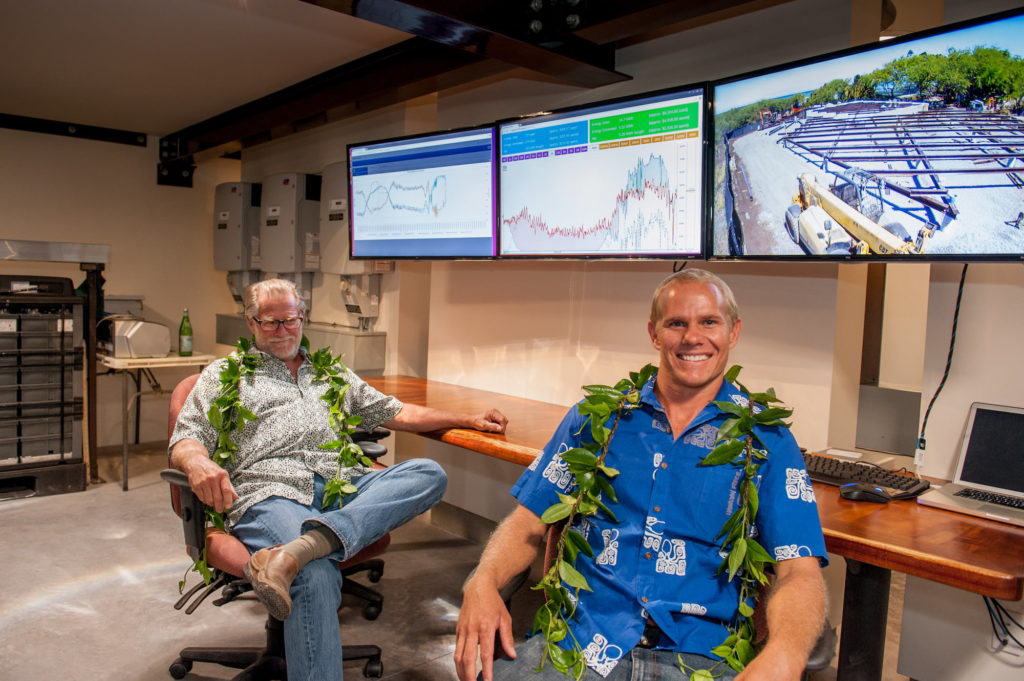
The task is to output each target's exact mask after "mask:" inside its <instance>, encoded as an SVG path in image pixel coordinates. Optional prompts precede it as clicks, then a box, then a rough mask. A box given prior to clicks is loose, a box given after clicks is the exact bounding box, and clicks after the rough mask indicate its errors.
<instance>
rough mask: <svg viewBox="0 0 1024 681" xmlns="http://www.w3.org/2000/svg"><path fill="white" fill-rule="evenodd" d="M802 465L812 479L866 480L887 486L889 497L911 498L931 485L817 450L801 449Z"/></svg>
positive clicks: (835, 481) (836, 482) (831, 482)
mask: <svg viewBox="0 0 1024 681" xmlns="http://www.w3.org/2000/svg"><path fill="white" fill-rule="evenodd" d="M804 465H805V466H807V474H808V475H810V476H811V480H813V481H814V482H823V483H825V484H826V485H837V486H838V485H845V484H846V483H848V482H869V483H871V484H872V485H878V486H879V487H887V488H888V489H887V490H886V491H887V492H889V494H890V495H892V498H893V499H912V498H914V497H916V496H918V495H919V494H921V493H922V492H924V491H925V490H926V489H928V488H929V487H931V483H929V482H928V481H927V480H922V479H920V478H915V477H913V476H910V475H903V474H902V473H895V472H893V471H887V470H885V469H884V468H881V467H879V466H876V465H874V464H870V463H863V462H861V461H844V460H843V459H836V458H833V457H831V456H823V455H821V454H811V453H809V452H804Z"/></svg>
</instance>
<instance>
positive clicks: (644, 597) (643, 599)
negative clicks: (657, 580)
mask: <svg viewBox="0 0 1024 681" xmlns="http://www.w3.org/2000/svg"><path fill="white" fill-rule="evenodd" d="M640 600H641V601H643V602H644V603H647V602H648V600H647V596H641V597H640Z"/></svg>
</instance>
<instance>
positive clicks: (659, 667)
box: [455, 269, 827, 681]
mask: <svg viewBox="0 0 1024 681" xmlns="http://www.w3.org/2000/svg"><path fill="white" fill-rule="evenodd" d="M741 326H742V325H741V322H740V319H739V316H738V312H737V308H736V302H735V298H734V297H733V294H732V291H731V290H730V289H729V287H728V286H727V285H726V284H725V282H723V281H722V280H721V279H720V278H718V277H717V276H716V275H714V274H712V273H710V272H707V271H704V270H696V269H685V270H682V271H681V272H678V273H676V274H673V275H672V276H670V277H668V278H667V279H666V280H665V281H663V282H662V283H661V285H660V286H659V287H658V289H657V290H656V291H655V293H654V297H653V300H652V305H651V320H650V322H649V323H648V332H649V334H650V337H651V342H652V344H653V345H654V348H655V349H656V350H657V351H658V353H659V370H658V373H657V374H656V376H655V377H653V378H652V379H651V381H650V382H649V383H648V384H647V385H646V386H644V388H643V390H642V391H641V394H640V407H639V408H637V409H634V410H632V411H630V412H628V413H627V414H626V415H625V416H624V417H623V420H622V421H621V422H620V423H619V425H618V429H617V431H616V433H615V436H614V438H613V440H612V445H611V449H610V452H609V455H608V459H607V463H608V465H610V466H611V467H613V468H615V469H617V470H619V471H620V475H619V476H618V477H616V478H615V480H614V481H613V484H614V486H615V491H616V495H617V496H618V503H617V504H615V505H614V506H613V510H614V511H615V514H616V516H617V517H618V519H619V522H618V523H613V522H610V521H609V520H608V519H607V518H605V517H604V516H603V515H602V514H598V515H597V516H591V517H588V518H583V519H582V521H581V523H580V524H578V525H577V526H576V527H575V529H577V530H578V531H579V532H580V533H581V534H583V535H584V536H585V537H587V539H588V541H589V542H590V545H591V547H592V548H593V550H594V554H595V556H596V558H595V559H594V560H589V559H585V558H584V559H581V560H579V561H577V563H576V566H577V568H578V569H580V571H581V572H582V573H583V575H584V576H585V577H586V579H587V581H588V583H589V584H590V586H591V587H593V592H587V591H581V592H580V597H579V603H578V607H577V612H576V614H577V618H576V619H574V620H572V621H571V622H570V626H571V629H572V637H567V639H566V641H565V642H563V645H567V644H568V642H569V641H570V640H571V639H572V638H573V637H575V639H576V640H577V641H578V642H579V644H580V646H581V647H582V648H583V653H584V657H585V659H586V662H587V667H588V669H587V670H586V672H585V674H584V676H583V679H584V680H587V681H600V680H601V679H607V680H608V681H619V680H622V681H626V680H629V679H646V678H659V679H660V678H680V679H682V678H684V677H683V676H682V675H681V674H680V672H679V671H678V670H677V667H678V664H677V658H678V656H679V655H680V654H682V656H683V658H684V660H685V662H686V664H687V665H689V666H690V667H693V668H708V667H710V666H711V665H713V664H714V663H715V661H716V658H715V657H714V656H713V655H712V653H711V652H710V651H711V649H712V648H714V647H716V646H717V645H719V644H721V643H722V642H723V640H724V639H725V638H726V636H727V630H726V625H727V624H728V623H729V622H731V621H732V620H733V618H734V616H735V614H736V607H737V601H738V589H739V587H738V583H737V580H734V581H732V582H729V581H728V579H727V577H726V575H725V574H724V573H722V574H718V575H716V574H715V573H716V570H717V568H718V566H719V564H720V563H721V560H722V557H721V555H720V553H719V551H720V549H719V545H718V542H719V540H718V539H717V536H718V534H719V532H720V531H721V528H722V525H723V523H725V521H726V520H727V519H728V517H729V515H730V514H731V513H732V512H733V511H734V510H735V504H736V503H737V497H738V495H737V492H736V486H737V482H738V480H739V479H740V477H741V472H740V471H737V470H736V469H735V468H733V467H731V466H698V463H699V462H700V461H701V460H702V459H703V458H704V457H705V456H706V455H707V454H708V452H709V451H710V450H711V449H712V447H713V446H714V442H715V439H716V436H717V432H718V427H719V426H720V425H721V424H722V422H723V421H724V420H725V419H726V418H727V417H728V414H726V413H725V412H724V411H722V410H720V409H719V408H718V407H716V406H715V405H714V404H712V402H714V401H734V402H736V403H737V404H745V403H746V400H747V398H746V396H745V395H744V394H743V393H742V392H741V391H740V390H739V389H738V388H736V386H734V385H732V384H731V383H729V382H727V381H725V379H724V374H725V371H726V369H728V367H729V351H730V350H731V349H732V348H733V347H735V345H736V342H737V341H738V340H739V334H740V328H741ZM583 418H584V417H583V416H581V415H580V414H579V413H578V412H577V411H576V409H575V408H573V409H571V410H570V411H569V413H568V414H567V415H566V416H565V418H564V419H563V420H562V423H561V425H560V426H559V427H558V430H557V431H556V432H555V434H554V436H553V437H552V438H551V441H550V442H549V443H548V445H547V446H546V447H545V449H544V453H543V455H542V456H541V457H539V458H538V459H537V460H536V461H534V463H533V465H531V466H530V468H529V470H527V471H526V472H525V473H524V474H523V475H522V477H521V478H520V479H519V481H518V482H517V483H516V484H515V486H514V487H513V488H512V494H513V496H515V497H516V499H517V500H518V502H519V505H518V506H517V507H516V509H515V510H514V511H513V512H512V513H511V514H510V515H509V517H508V518H506V519H505V521H503V522H502V524H501V525H500V526H499V527H498V529H497V530H496V531H495V533H494V535H493V536H492V538H491V540H490V541H489V542H488V544H487V547H486V548H485V549H484V553H483V556H482V557H481V559H480V565H479V566H478V568H477V569H476V571H475V572H474V574H473V576H472V577H471V578H470V579H469V580H468V581H467V582H466V586H465V589H464V600H463V606H462V612H461V614H460V617H459V624H458V629H457V640H456V649H455V664H456V669H457V671H458V675H459V678H460V679H461V680H462V681H471V679H473V678H475V677H476V675H477V669H478V664H477V663H478V659H479V661H480V662H481V664H482V668H483V669H482V673H481V678H482V679H483V680H484V681H492V679H493V680H498V681H502V680H505V679H510V680H511V679H516V680H518V679H536V680H538V681H541V680H543V681H548V680H549V679H550V680H558V681H561V680H562V679H565V678H567V677H565V676H564V675H562V674H561V673H560V672H558V671H556V670H554V668H553V667H552V666H551V665H550V664H547V665H545V667H544V669H543V671H541V672H535V671H533V670H534V668H535V667H537V666H538V664H539V663H540V660H541V654H542V650H543V647H544V645H545V641H544V640H543V636H539V635H538V636H534V637H533V638H531V639H529V640H528V641H527V642H526V643H524V644H523V645H521V646H520V647H519V650H518V651H517V650H516V649H515V647H514V643H513V637H512V632H511V618H510V616H509V614H508V611H507V609H506V608H505V606H504V604H503V602H502V600H501V598H500V596H499V595H498V589H499V588H500V587H501V586H503V585H504V584H505V583H507V582H508V581H509V580H510V579H511V578H512V577H513V576H515V575H516V574H518V573H519V572H522V571H523V570H525V569H526V568H527V567H529V566H530V565H531V564H532V562H533V561H534V559H535V558H536V556H537V552H538V550H539V546H540V542H541V540H542V537H543V535H544V533H545V531H546V530H547V525H546V524H545V523H543V522H542V521H541V520H540V515H541V514H542V513H543V512H544V510H545V509H547V508H548V507H549V506H551V505H552V504H554V503H558V501H559V499H558V496H557V495H558V494H559V493H561V494H566V493H569V492H571V491H572V490H574V487H575V480H574V479H573V476H572V474H570V473H569V472H568V467H567V464H566V463H565V462H564V461H562V459H561V457H560V454H561V453H563V452H565V451H567V450H569V449H572V448H574V447H577V446H579V445H580V435H578V433H579V430H580V425H581V424H582V422H583ZM759 435H760V437H761V440H762V442H763V443H764V444H765V445H766V449H767V450H768V451H769V457H768V460H767V461H766V462H765V463H764V464H763V465H762V466H761V469H760V471H759V480H758V487H759V498H760V507H759V512H758V517H757V524H756V530H757V539H758V541H759V542H760V543H761V545H762V546H764V547H765V548H766V549H767V550H768V551H769V553H771V554H772V555H773V557H774V558H775V559H776V560H777V561H778V564H777V565H775V566H773V567H774V573H775V577H774V581H773V586H772V590H771V593H770V597H769V598H768V601H767V605H766V606H764V605H762V606H761V607H766V618H767V624H768V630H769V632H770V634H769V637H768V640H767V641H766V643H765V644H764V647H763V648H762V649H761V651H760V653H759V654H758V656H757V657H756V658H755V659H754V661H753V662H751V663H750V664H749V665H748V666H747V668H746V669H745V670H744V671H743V672H742V673H740V674H739V676H735V672H733V671H732V670H731V669H729V668H728V667H727V666H725V665H724V664H723V665H720V666H719V669H717V670H716V675H717V674H718V673H720V672H722V671H723V670H724V675H723V676H721V677H719V678H720V679H731V678H734V676H735V678H736V679H738V680H739V681H749V680H753V679H768V680H771V681H776V680H777V681H783V680H786V681H796V680H797V679H799V678H800V676H801V673H802V671H803V667H804V665H805V663H806V661H807V656H808V654H809V652H810V650H811V649H812V647H813V645H814V643H815V641H816V639H817V638H818V635H819V634H820V632H821V629H822V625H823V623H824V617H825V614H824V611H825V594H824V583H823V580H822V577H821V566H822V565H823V564H824V563H826V561H827V559H826V553H825V544H824V539H823V537H822V533H821V524H820V522H819V520H818V510H817V506H816V505H815V500H814V491H813V489H812V487H811V483H810V480H809V479H808V477H807V473H806V471H805V470H804V465H803V459H802V457H801V455H800V450H799V448H798V447H797V445H796V442H795V440H794V439H793V436H792V435H791V434H790V432H789V430H788V429H785V428H780V427H769V428H763V429H761V430H759ZM496 633H497V634H498V637H499V640H500V645H501V648H502V649H503V651H504V657H502V658H500V659H498V660H496V661H493V662H492V658H493V657H494V647H495V634H496Z"/></svg>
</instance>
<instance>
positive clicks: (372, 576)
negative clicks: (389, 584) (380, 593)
mask: <svg viewBox="0 0 1024 681" xmlns="http://www.w3.org/2000/svg"><path fill="white" fill-rule="evenodd" d="M383 576H384V571H383V570H370V571H369V572H367V573H366V577H367V579H369V580H370V581H371V582H373V583H374V584H376V583H377V582H379V581H380V578H381V577H383Z"/></svg>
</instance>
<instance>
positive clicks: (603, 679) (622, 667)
mask: <svg viewBox="0 0 1024 681" xmlns="http://www.w3.org/2000/svg"><path fill="white" fill-rule="evenodd" d="M545 644H546V641H545V640H544V637H543V636H534V637H532V638H530V639H527V640H526V642H525V643H521V644H519V645H518V646H516V658H515V659H514V660H513V659H510V658H508V657H500V658H498V659H497V660H495V661H494V681H566V680H567V679H571V678H572V677H570V676H566V675H565V674H563V673H562V672H560V671H558V670H556V669H555V668H554V667H552V666H551V661H550V660H548V661H546V662H545V663H544V669H543V670H542V671H540V672H536V671H534V670H535V669H536V668H537V666H538V665H539V664H540V659H541V655H542V654H543V651H544V645H545ZM680 655H682V657H683V661H684V662H685V663H686V664H687V665H689V666H690V667H693V668H695V669H707V668H709V667H710V666H711V665H713V664H714V661H713V660H711V659H709V658H707V657H704V656H703V655H694V654H692V653H677V652H674V651H671V650H649V649H647V648H633V650H631V651H629V653H627V654H626V655H624V656H623V657H622V659H621V660H619V663H618V664H617V665H615V667H614V668H613V669H612V671H611V672H610V673H609V674H608V676H601V675H600V674H598V673H597V672H595V671H594V670H593V669H590V668H589V667H588V668H587V670H586V671H585V672H583V678H582V679H581V680H580V681H662V680H663V679H664V680H666V681H686V679H688V678H690V674H689V672H687V673H683V672H681V671H679V665H678V663H677V661H676V658H677V657H678V656H680ZM715 674H716V681H730V680H731V679H734V678H735V677H736V672H734V671H733V670H732V669H730V668H729V667H728V666H726V665H724V664H723V665H722V666H721V667H719V668H718V669H716V670H715ZM718 674H721V676H717V675H718ZM481 678H482V675H481V676H478V677H477V680H478V681H479V679H481Z"/></svg>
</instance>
